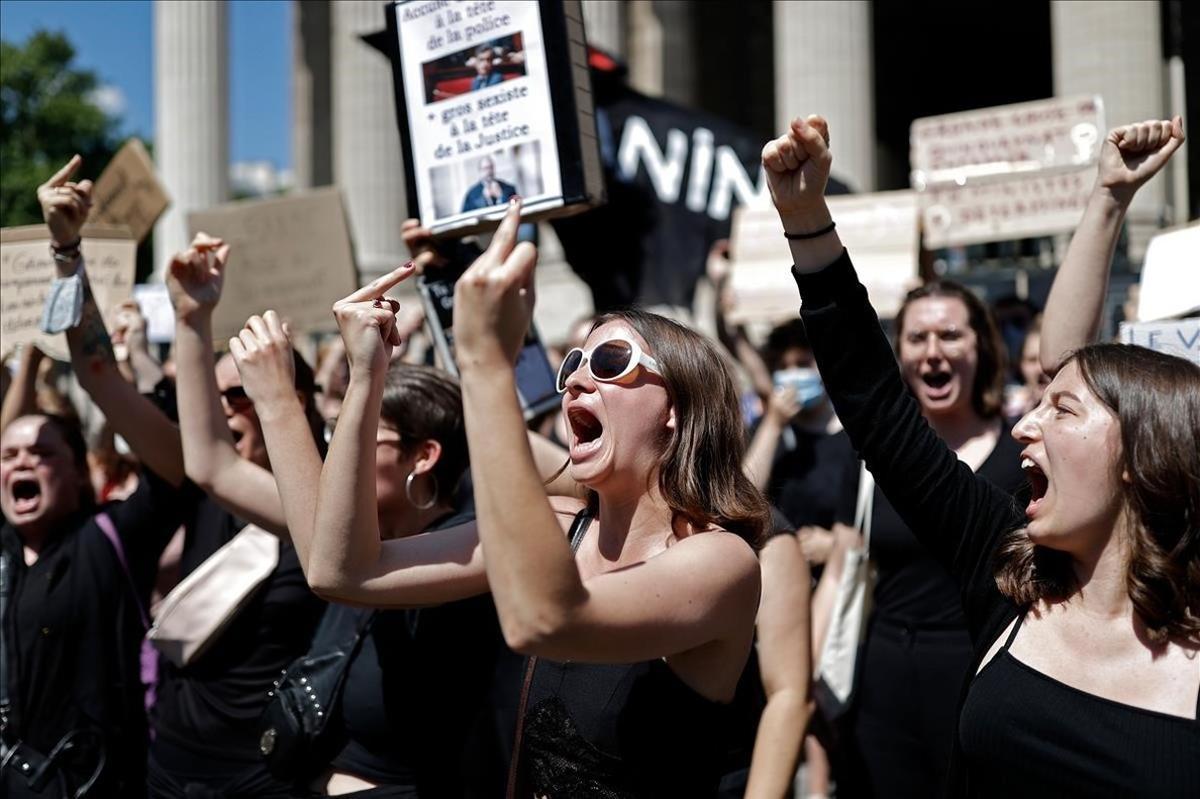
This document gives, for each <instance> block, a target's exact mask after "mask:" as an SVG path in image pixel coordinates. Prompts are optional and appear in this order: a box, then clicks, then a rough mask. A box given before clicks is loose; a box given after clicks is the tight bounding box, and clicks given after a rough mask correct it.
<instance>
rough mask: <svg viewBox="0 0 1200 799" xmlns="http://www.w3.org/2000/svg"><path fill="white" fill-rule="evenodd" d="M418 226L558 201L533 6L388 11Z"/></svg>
mask: <svg viewBox="0 0 1200 799" xmlns="http://www.w3.org/2000/svg"><path fill="white" fill-rule="evenodd" d="M396 18H397V23H398V25H397V27H398V35H399V39H400V52H401V60H402V64H401V69H402V70H403V79H404V93H405V102H406V105H407V108H408V116H409V129H410V131H411V142H410V144H411V147H412V153H413V163H414V170H415V172H416V174H415V175H414V179H415V182H416V187H417V197H418V203H419V207H420V209H421V211H422V217H421V222H422V223H423V224H424V225H425V226H426V227H429V228H432V229H435V230H438V229H445V228H447V227H454V226H456V223H460V224H467V223H470V222H473V221H475V220H478V219H479V218H481V217H483V218H488V219H491V218H496V219H499V218H500V217H501V216H502V215H503V213H504V208H505V206H506V205H507V203H508V199H509V198H510V197H511V196H513V195H514V194H517V195H520V196H521V197H522V199H523V200H524V203H523V208H524V211H523V212H524V213H525V214H532V213H536V212H537V211H540V210H545V209H546V208H550V207H553V206H555V205H557V204H559V203H561V197H562V193H563V192H562V178H561V173H560V171H559V162H558V148H557V146H556V143H555V142H556V139H555V126H554V117H553V113H552V111H551V104H550V82H549V78H548V72H547V64H546V53H545V47H544V43H543V37H542V21H541V13H540V10H539V4H538V3H533V2H522V1H521V0H471V1H470V2H442V1H441V0H413V1H412V2H408V3H402V4H399V5H398V7H397V9H396Z"/></svg>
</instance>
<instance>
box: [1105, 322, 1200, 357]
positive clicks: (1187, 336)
mask: <svg viewBox="0 0 1200 799" xmlns="http://www.w3.org/2000/svg"><path fill="white" fill-rule="evenodd" d="M1121 343H1122V344H1137V345H1138V346H1140V347H1147V348H1149V349H1152V350H1155V351H1157V352H1165V353H1166V354H1167V355H1175V356H1178V357H1180V358H1186V359H1187V360H1189V361H1191V362H1192V363H1195V364H1200V319H1183V320H1181V321H1178V322H1122V323H1121Z"/></svg>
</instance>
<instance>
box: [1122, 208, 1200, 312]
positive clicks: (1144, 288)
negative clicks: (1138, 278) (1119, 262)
mask: <svg viewBox="0 0 1200 799" xmlns="http://www.w3.org/2000/svg"><path fill="white" fill-rule="evenodd" d="M1196 310H1200V224H1193V225H1190V226H1189V227H1185V228H1183V229H1181V230H1170V231H1166V232H1164V233H1160V234H1159V235H1157V236H1155V237H1154V238H1152V239H1150V244H1149V246H1148V247H1147V248H1146V260H1145V263H1143V265H1142V283H1141V290H1140V291H1139V293H1138V312H1137V315H1138V321H1139V322H1149V321H1153V320H1155V319H1167V318H1170V317H1172V316H1182V315H1183V314H1187V313H1192V312H1193V311H1196Z"/></svg>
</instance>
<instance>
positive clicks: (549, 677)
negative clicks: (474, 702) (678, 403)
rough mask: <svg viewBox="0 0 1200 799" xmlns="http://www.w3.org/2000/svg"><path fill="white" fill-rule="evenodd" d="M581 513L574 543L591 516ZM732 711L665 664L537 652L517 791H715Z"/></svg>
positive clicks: (560, 796)
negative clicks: (562, 658)
mask: <svg viewBox="0 0 1200 799" xmlns="http://www.w3.org/2000/svg"><path fill="white" fill-rule="evenodd" d="M586 513H587V511H586V509H585V510H583V511H580V514H579V515H578V516H576V526H573V527H572V532H573V535H572V544H573V546H577V545H578V543H577V540H575V539H576V538H577V537H578V538H582V534H583V532H584V531H586V529H587V528H586V524H584V526H583V528H582V530H581V531H580V532H579V533H575V530H576V529H578V528H577V526H578V525H579V524H580V520H581V519H583V520H585V521H590V519H588V518H587V516H586ZM731 713H732V710H731V708H730V707H729V706H728V705H723V704H721V703H719V702H714V701H712V700H710V699H707V698H705V697H704V696H701V695H700V694H698V693H696V692H695V691H694V690H692V688H691V687H690V686H688V685H687V684H686V683H684V682H683V680H681V679H680V678H679V677H678V676H677V675H676V674H675V672H674V671H672V670H671V667H670V666H668V665H667V664H666V662H665V661H663V660H661V659H658V660H650V661H645V662H641V663H631V664H594V663H571V662H567V663H562V662H558V661H554V660H547V659H543V658H538V659H537V661H536V663H535V664H534V665H533V677H532V680H531V682H530V683H529V697H528V701H527V704H526V710H525V718H524V727H523V729H522V738H521V752H520V760H519V764H520V766H519V767H520V781H519V790H518V792H517V796H520V797H528V796H530V795H533V796H547V797H550V799H568V798H569V797H582V796H586V797H593V798H594V799H626V798H627V797H628V798H629V799H633V797H668V796H670V797H676V796H687V797H696V798H697V799H700V798H701V797H708V796H715V794H716V790H717V783H718V782H719V781H720V778H721V774H722V773H723V771H724V766H725V763H726V752H725V749H726V746H725V745H726V737H725V732H726V727H727V725H728V722H729V719H730V714H731Z"/></svg>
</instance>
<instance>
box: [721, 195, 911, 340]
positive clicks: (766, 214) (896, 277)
mask: <svg viewBox="0 0 1200 799" xmlns="http://www.w3.org/2000/svg"><path fill="white" fill-rule="evenodd" d="M827 202H828V203H829V211H830V213H831V214H832V215H833V219H834V221H836V222H837V232H838V235H839V236H840V237H841V239H842V242H843V243H844V244H845V245H846V249H847V250H849V251H850V254H851V256H852V257H853V259H854V268H855V270H856V271H857V272H858V275H859V278H860V279H861V280H862V281H863V285H865V286H866V287H867V293H868V294H869V295H870V297H871V304H872V305H873V306H875V310H876V312H878V313H879V315H880V316H881V317H885V318H887V317H891V316H894V315H895V313H896V311H897V310H898V309H899V308H900V303H901V301H902V300H903V299H904V294H905V293H906V292H907V291H908V290H909V289H910V288H912V286H913V285H914V283H915V281H916V275H917V244H918V242H917V194H916V192H913V191H887V192H878V193H876V194H855V195H838V196H834V197H830V198H829V199H828V201H827ZM729 257H730V260H731V261H732V262H733V271H732V275H731V278H730V280H731V281H732V282H731V286H732V290H733V298H734V303H733V307H732V308H731V309H730V310H729V311H728V313H727V316H728V318H729V320H730V321H732V322H751V321H769V322H774V321H782V320H785V319H790V318H795V316H796V315H797V311H798V309H799V307H800V296H799V294H797V293H796V283H795V281H794V280H793V279H792V273H791V264H792V255H791V248H790V247H789V245H788V242H787V239H785V238H784V236H783V226H782V225H781V224H780V222H779V214H778V213H777V212H776V211H775V209H774V208H772V207H769V206H767V207H764V206H743V207H740V208H738V209H736V210H735V211H734V215H733V233H732V236H731V241H730V252H729Z"/></svg>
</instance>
